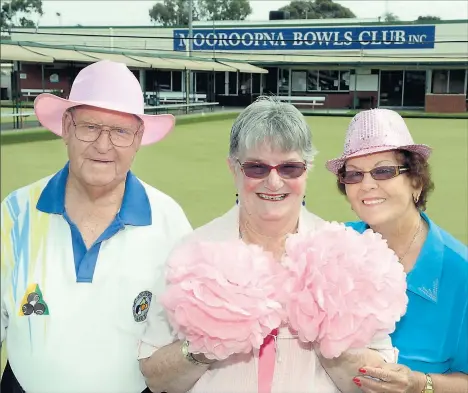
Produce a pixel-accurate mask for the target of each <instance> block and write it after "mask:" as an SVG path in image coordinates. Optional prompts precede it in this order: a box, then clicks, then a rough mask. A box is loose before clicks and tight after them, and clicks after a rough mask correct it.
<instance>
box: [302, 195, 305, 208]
mask: <svg viewBox="0 0 468 393" xmlns="http://www.w3.org/2000/svg"><path fill="white" fill-rule="evenodd" d="M305 197H306V196H305V195H304V197H303V198H302V206H305Z"/></svg>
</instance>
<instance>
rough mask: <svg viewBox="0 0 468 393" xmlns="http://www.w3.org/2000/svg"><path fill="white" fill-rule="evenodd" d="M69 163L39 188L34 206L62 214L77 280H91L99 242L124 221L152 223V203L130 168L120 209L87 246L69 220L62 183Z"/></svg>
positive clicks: (64, 184) (112, 232)
mask: <svg viewBox="0 0 468 393" xmlns="http://www.w3.org/2000/svg"><path fill="white" fill-rule="evenodd" d="M69 165H70V163H69V162H67V164H66V165H65V167H64V168H63V169H61V170H60V171H59V172H57V173H56V174H55V175H54V176H53V177H52V178H51V179H50V181H49V182H48V183H47V185H46V186H45V188H44V190H43V191H42V193H41V196H40V197H39V201H38V202H37V206H36V207H37V209H38V210H39V211H42V212H44V213H48V214H58V215H62V216H63V218H64V219H65V220H66V221H67V223H68V225H69V226H70V231H71V239H72V245H73V257H74V260H75V271H76V281H77V282H82V283H91V282H92V281H93V276H94V270H95V268H96V261H97V258H98V255H99V250H100V248H101V244H102V242H103V241H105V240H108V239H110V238H111V237H112V236H114V235H115V234H117V233H118V232H119V231H121V230H124V229H125V225H133V226H147V225H151V206H150V203H149V200H148V196H147V194H146V191H145V188H144V187H143V185H142V184H141V183H140V181H139V180H138V179H137V177H136V176H135V175H134V174H133V173H132V172H131V171H129V172H128V174H127V178H126V181H125V193H124V196H123V199H122V206H121V208H120V211H119V212H118V213H117V215H116V217H115V218H114V220H113V221H112V222H111V224H110V225H109V226H108V227H107V229H106V230H105V231H104V232H103V233H102V234H101V236H100V237H99V238H98V239H97V240H96V241H95V242H94V244H93V245H92V246H91V247H90V248H89V249H87V247H86V244H85V242H84V240H83V237H82V236H81V233H80V231H79V229H78V227H77V226H76V225H75V224H74V223H73V222H72V221H71V219H70V217H69V216H68V214H67V212H66V210H65V187H66V185H67V180H68V174H69Z"/></svg>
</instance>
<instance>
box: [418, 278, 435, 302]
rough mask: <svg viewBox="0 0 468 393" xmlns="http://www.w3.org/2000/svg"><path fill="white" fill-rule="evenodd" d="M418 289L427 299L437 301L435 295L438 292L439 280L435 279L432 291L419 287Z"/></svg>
mask: <svg viewBox="0 0 468 393" xmlns="http://www.w3.org/2000/svg"><path fill="white" fill-rule="evenodd" d="M418 289H419V290H420V291H421V292H422V293H424V294H425V295H426V296H427V297H428V298H429V299H431V300H432V301H434V302H435V301H436V300H437V294H438V291H439V280H438V279H436V280H435V281H434V282H433V283H432V289H431V288H425V287H419V288H418Z"/></svg>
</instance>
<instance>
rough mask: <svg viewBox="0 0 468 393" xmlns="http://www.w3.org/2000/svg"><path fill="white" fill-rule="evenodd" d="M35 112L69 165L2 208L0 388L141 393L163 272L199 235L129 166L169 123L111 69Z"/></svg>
mask: <svg viewBox="0 0 468 393" xmlns="http://www.w3.org/2000/svg"><path fill="white" fill-rule="evenodd" d="M35 112H36V114H37V117H38V119H39V121H40V122H41V123H42V124H43V125H44V126H45V127H46V128H48V129H49V130H51V131H52V132H54V133H56V134H58V135H60V136H61V137H62V139H63V141H64V143H65V145H66V148H67V153H68V159H69V160H68V162H67V163H66V165H65V166H64V167H63V169H61V170H60V171H59V172H57V173H56V174H54V175H53V176H50V177H47V178H44V179H41V180H39V181H38V182H36V183H33V184H31V185H28V186H26V187H24V188H21V189H19V190H16V191H15V192H13V193H12V194H10V195H9V196H8V197H7V198H6V199H5V200H4V201H3V202H2V205H1V208H2V211H1V220H2V221H1V230H2V232H1V236H2V237H1V263H2V269H1V279H2V281H1V284H2V286H1V291H2V292H1V294H2V298H1V305H2V306H1V307H2V314H1V322H2V324H1V329H2V330H1V340H2V344H3V342H4V340H5V343H6V346H7V351H8V360H9V364H8V365H7V368H6V370H5V374H4V381H2V391H5V392H12V391H15V389H16V391H18V392H24V391H25V392H27V393H54V392H56V393H67V392H70V393H98V392H109V393H119V392H122V393H140V392H142V391H143V390H145V389H146V385H145V380H144V378H143V376H142V374H141V372H140V368H139V364H138V360H137V353H138V343H139V340H140V338H141V336H142V334H143V332H144V330H145V325H146V316H147V313H148V310H149V309H150V307H153V306H154V303H155V298H157V297H158V293H156V292H157V291H158V288H162V285H160V284H159V283H160V282H162V281H163V272H162V271H161V270H159V268H158V267H160V266H162V265H163V263H164V260H165V259H166V258H167V255H168V253H169V251H170V250H171V248H172V247H173V246H174V244H175V243H177V242H178V240H179V239H180V238H181V237H183V236H185V235H186V234H187V233H189V232H191V230H192V228H191V226H190V224H189V222H188V220H187V218H186V216H185V214H184V212H183V211H182V209H181V208H180V206H179V205H178V204H177V203H176V202H175V201H174V200H173V199H171V198H170V197H169V196H167V195H165V194H164V193H162V192H161V191H158V190H157V189H155V188H153V187H151V186H149V185H148V184H145V183H144V182H142V181H141V180H139V179H138V178H137V177H136V176H135V175H134V174H133V173H132V172H131V171H130V167H131V165H132V162H133V160H134V158H135V155H136V154H137V152H138V150H139V148H140V146H141V145H149V144H151V143H155V142H158V141H159V140H161V139H162V138H163V137H165V136H166V135H167V134H168V133H169V132H170V131H171V130H172V128H173V126H174V118H173V116H171V115H160V116H149V115H145V114H144V101H143V94H142V91H141V88H140V85H139V82H138V80H137V79H136V78H135V76H134V75H133V73H132V72H131V71H130V70H129V69H128V68H127V67H126V66H125V65H124V64H120V63H114V62H110V61H100V62H97V63H94V64H92V65H90V66H88V67H86V68H84V69H83V70H82V71H81V72H80V73H79V74H78V75H77V77H76V79H75V81H74V83H73V86H72V90H71V93H70V97H69V99H68V100H64V99H62V98H59V97H56V96H53V95H50V94H42V95H40V96H39V97H37V99H36V101H35ZM44 154H45V155H46V154H47V151H44Z"/></svg>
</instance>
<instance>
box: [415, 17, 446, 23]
mask: <svg viewBox="0 0 468 393" xmlns="http://www.w3.org/2000/svg"><path fill="white" fill-rule="evenodd" d="M416 20H417V21H424V22H425V21H434V20H442V19H441V18H440V16H433V15H421V16H418V19H416Z"/></svg>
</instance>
